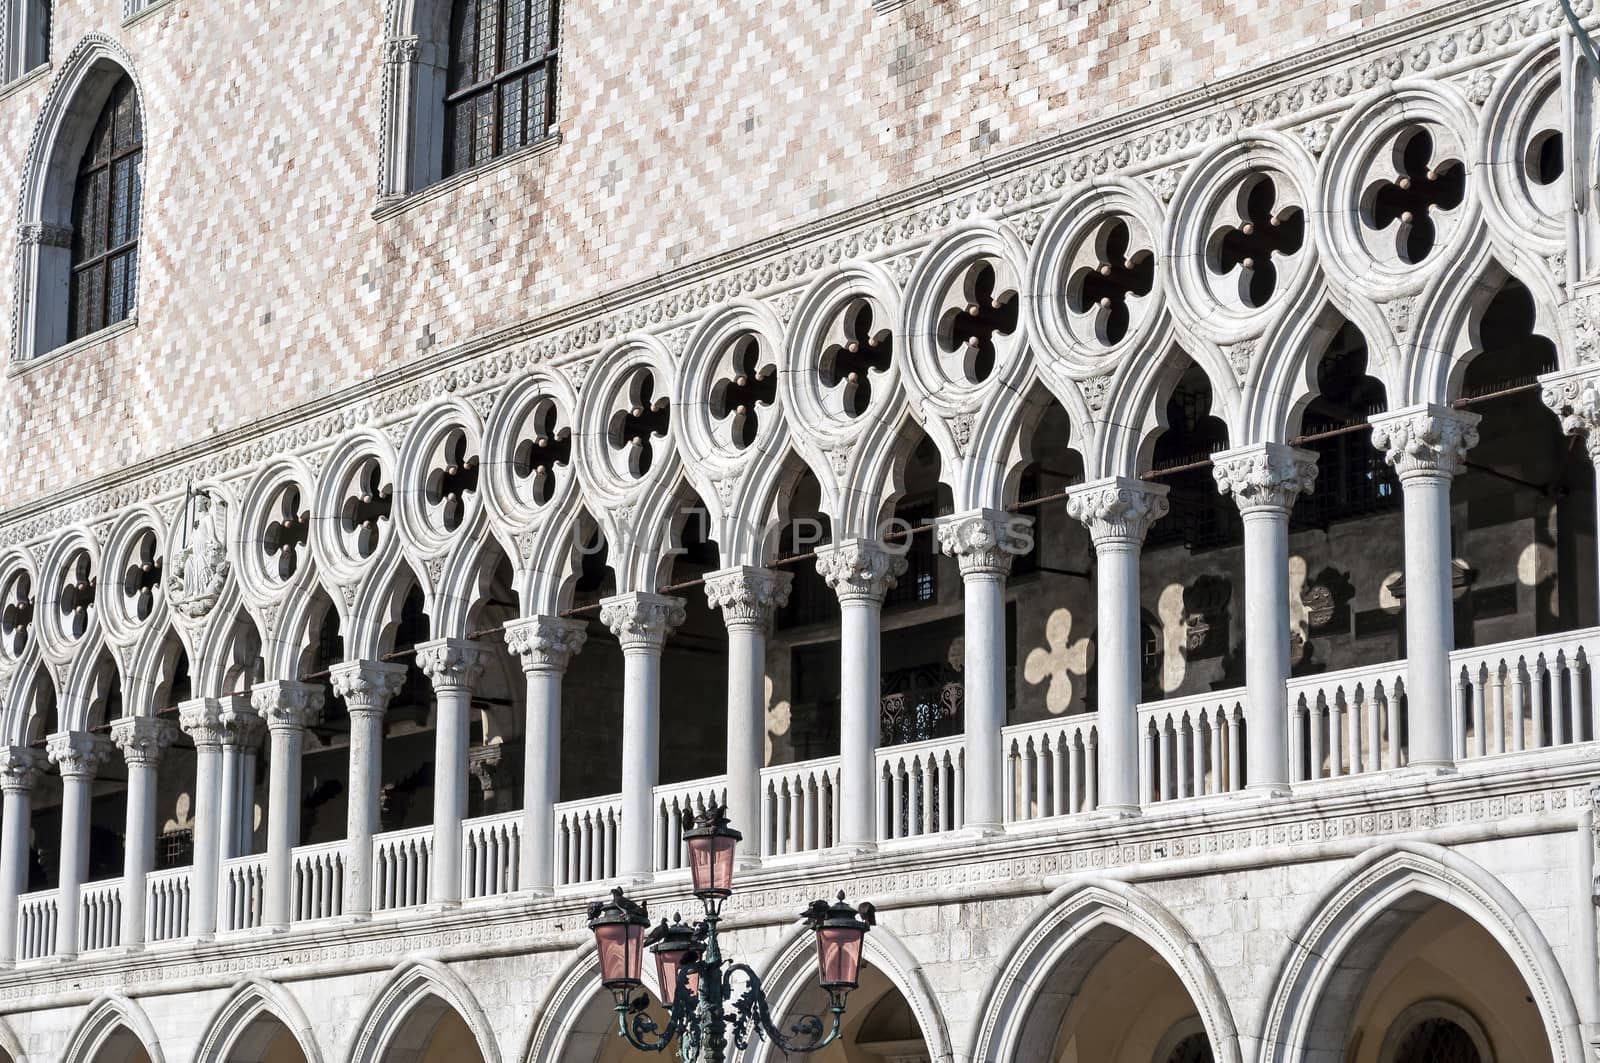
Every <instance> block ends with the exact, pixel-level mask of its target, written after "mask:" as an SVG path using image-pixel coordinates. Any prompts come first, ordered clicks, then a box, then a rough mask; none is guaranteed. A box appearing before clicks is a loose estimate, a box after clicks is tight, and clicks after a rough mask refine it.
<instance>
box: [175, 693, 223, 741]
mask: <svg viewBox="0 0 1600 1063" xmlns="http://www.w3.org/2000/svg"><path fill="white" fill-rule="evenodd" d="M178 727H179V728H180V729H182V731H183V733H184V734H186V735H188V736H189V738H190V739H191V740H193V742H194V746H195V749H196V750H197V751H200V752H205V751H208V750H209V751H213V752H215V751H218V750H220V749H221V748H222V711H221V706H220V705H218V704H217V700H216V699H215V698H195V699H193V700H192V701H185V702H184V703H183V704H181V705H179V706H178Z"/></svg>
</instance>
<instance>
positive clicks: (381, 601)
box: [344, 549, 433, 661]
mask: <svg viewBox="0 0 1600 1063" xmlns="http://www.w3.org/2000/svg"><path fill="white" fill-rule="evenodd" d="M413 588H416V589H418V590H420V591H421V592H422V596H423V612H425V613H429V620H430V623H431V620H432V614H431V610H432V609H433V605H432V603H431V602H430V601H429V592H428V585H427V584H426V583H424V582H423V581H422V580H421V579H419V578H418V577H417V573H416V570H415V569H414V568H412V567H411V562H410V561H409V560H408V559H407V558H406V557H405V556H403V555H402V554H401V552H400V551H399V550H398V549H396V550H392V551H386V553H385V556H384V559H383V561H382V562H380V563H379V564H378V565H376V566H374V568H373V569H372V571H370V572H369V573H367V575H366V577H365V578H363V579H362V581H361V583H360V584H359V586H357V588H356V590H355V595H354V598H353V599H352V602H351V604H350V606H349V608H348V612H347V615H348V617H349V622H348V623H347V624H345V625H344V630H345V647H344V649H345V658H346V660H352V661H357V660H365V661H375V660H379V659H381V658H382V657H383V655H384V654H386V653H388V652H389V651H390V650H392V649H394V645H395V636H396V634H397V633H398V631H399V627H400V620H401V614H402V613H403V612H404V611H405V604H406V599H407V598H408V597H409V596H410V594H411V591H412V589H413Z"/></svg>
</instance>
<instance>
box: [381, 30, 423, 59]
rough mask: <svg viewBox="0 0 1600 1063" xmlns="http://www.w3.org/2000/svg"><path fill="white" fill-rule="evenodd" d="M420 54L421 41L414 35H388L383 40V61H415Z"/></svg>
mask: <svg viewBox="0 0 1600 1063" xmlns="http://www.w3.org/2000/svg"><path fill="white" fill-rule="evenodd" d="M421 55H422V42H421V41H420V40H418V39H417V37H416V35H415V34H413V35H410V36H406V37H390V38H388V39H387V40H385V41H384V42H383V61H384V62H385V63H401V64H404V63H415V62H416V61H417V59H418V58H419V57H421Z"/></svg>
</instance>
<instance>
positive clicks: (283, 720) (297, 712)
mask: <svg viewBox="0 0 1600 1063" xmlns="http://www.w3.org/2000/svg"><path fill="white" fill-rule="evenodd" d="M322 699H323V694H322V688H321V687H319V686H315V685H313V684H311V683H296V682H292V681H289V680H273V681H271V682H268V683H258V684H256V685H255V686H254V687H252V688H251V689H250V704H251V705H252V706H253V707H254V708H255V710H256V712H257V713H259V714H260V716H261V718H262V719H263V720H265V721H266V722H267V729H268V730H271V731H303V730H305V729H306V728H307V727H310V726H312V725H313V724H315V723H316V722H317V721H318V720H320V719H322Z"/></svg>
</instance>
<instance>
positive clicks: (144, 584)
mask: <svg viewBox="0 0 1600 1063" xmlns="http://www.w3.org/2000/svg"><path fill="white" fill-rule="evenodd" d="M159 551H160V546H159V544H158V543H157V542H156V533H155V532H154V531H152V530H150V529H149V528H146V529H144V530H143V531H141V532H140V533H139V535H138V537H137V538H136V539H135V540H134V542H133V545H132V547H130V549H129V552H128V555H127V557H128V560H127V568H126V571H124V572H123V574H122V595H123V598H124V599H125V600H126V602H125V607H126V609H127V611H128V613H129V614H130V615H131V616H132V617H133V618H134V619H136V620H148V619H149V618H150V613H151V612H152V611H153V610H154V609H155V600H156V593H157V591H159V590H160V589H161V565H162V559H161V555H160V552H159Z"/></svg>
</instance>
